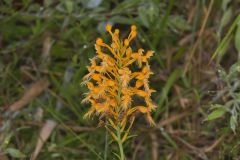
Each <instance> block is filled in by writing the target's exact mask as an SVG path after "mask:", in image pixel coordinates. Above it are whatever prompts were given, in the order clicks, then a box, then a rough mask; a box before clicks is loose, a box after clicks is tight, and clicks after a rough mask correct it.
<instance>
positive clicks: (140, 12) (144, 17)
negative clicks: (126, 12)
mask: <svg viewBox="0 0 240 160" xmlns="http://www.w3.org/2000/svg"><path fill="white" fill-rule="evenodd" d="M138 15H139V19H140V21H141V22H142V24H143V25H144V26H145V27H147V28H149V26H150V24H149V19H148V16H147V14H146V12H145V9H144V8H143V7H140V8H138Z"/></svg>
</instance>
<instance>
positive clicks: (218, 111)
mask: <svg viewBox="0 0 240 160" xmlns="http://www.w3.org/2000/svg"><path fill="white" fill-rule="evenodd" d="M226 111H227V110H226V109H224V108H217V109H215V110H214V111H212V112H211V113H210V114H209V115H208V116H207V118H206V119H205V120H207V121H211V120H214V119H217V118H220V117H222V116H223V115H224V114H225V113H226Z"/></svg>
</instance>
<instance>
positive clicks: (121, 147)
mask: <svg viewBox="0 0 240 160" xmlns="http://www.w3.org/2000/svg"><path fill="white" fill-rule="evenodd" d="M117 138H118V139H117V143H118V147H119V151H120V160H125V156H124V151H123V144H122V140H121V131H120V128H119V127H118V129H117Z"/></svg>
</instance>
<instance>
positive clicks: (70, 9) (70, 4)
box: [65, 0, 73, 13]
mask: <svg viewBox="0 0 240 160" xmlns="http://www.w3.org/2000/svg"><path fill="white" fill-rule="evenodd" d="M65 5H66V8H67V11H68V13H72V11H73V2H72V1H70V0H67V1H65Z"/></svg>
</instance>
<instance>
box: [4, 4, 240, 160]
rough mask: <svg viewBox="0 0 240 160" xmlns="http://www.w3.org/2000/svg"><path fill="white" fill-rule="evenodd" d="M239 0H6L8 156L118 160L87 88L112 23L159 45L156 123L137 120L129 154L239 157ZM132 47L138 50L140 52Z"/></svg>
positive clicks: (142, 43)
mask: <svg viewBox="0 0 240 160" xmlns="http://www.w3.org/2000/svg"><path fill="white" fill-rule="evenodd" d="M239 7H240V1H239V0H181V1H174V0H105V1H103V0H34V1H33V0H1V1H0V106H1V107H0V159H1V160H10V159H30V157H31V159H32V160H34V159H39V160H43V159H44V160H54V159H56V160H79V159H80V160H97V159H104V160H106V159H108V160H114V159H115V158H116V157H114V154H113V152H114V150H115V149H116V146H115V145H114V144H111V145H108V143H109V141H110V136H109V135H108V134H107V132H106V131H105V129H104V127H100V128H98V127H97V125H98V119H97V118H93V119H92V120H83V115H84V113H85V112H86V111H87V109H88V108H89V106H87V105H82V104H81V100H82V99H83V96H84V95H83V94H84V93H85V92H86V88H85V87H83V86H80V83H81V81H82V77H83V75H85V74H86V65H87V64H88V63H89V58H91V57H93V56H94V54H95V50H94V43H95V40H96V38H97V37H102V38H103V39H107V34H106V32H105V29H104V27H105V25H106V24H107V23H111V24H112V25H113V26H114V28H115V27H117V28H120V30H121V33H122V36H124V35H127V34H128V32H129V28H130V25H132V24H135V25H137V27H138V38H137V40H135V42H134V44H135V46H134V47H136V48H139V47H142V48H145V49H146V50H154V51H155V54H154V56H153V58H152V59H151V62H150V63H151V68H152V70H153V71H154V73H155V74H154V75H153V76H152V77H151V81H150V85H151V86H152V88H154V89H155V90H157V92H156V93H155V94H154V96H153V100H154V102H155V103H156V104H157V105H158V108H157V109H156V111H155V112H154V113H153V117H154V119H155V122H156V124H157V125H156V126H155V127H149V125H148V124H147V123H146V121H145V119H144V117H138V119H137V121H136V123H135V124H134V126H133V128H132V134H133V135H137V136H134V137H133V138H131V139H130V140H128V142H127V144H126V145H125V153H126V157H127V159H129V160H168V159H171V160H197V159H199V160H208V159H209V160H219V159H223V160H238V159H240V136H239V135H240V134H239V132H240V131H239V127H238V122H239V119H238V117H239V113H240V107H239V103H240V102H239V98H240V94H239V89H240V85H239V72H240V67H239V66H240V65H239V57H240V55H239V53H240V23H239V21H240V18H239V17H238V14H239ZM134 47H133V48H134Z"/></svg>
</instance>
